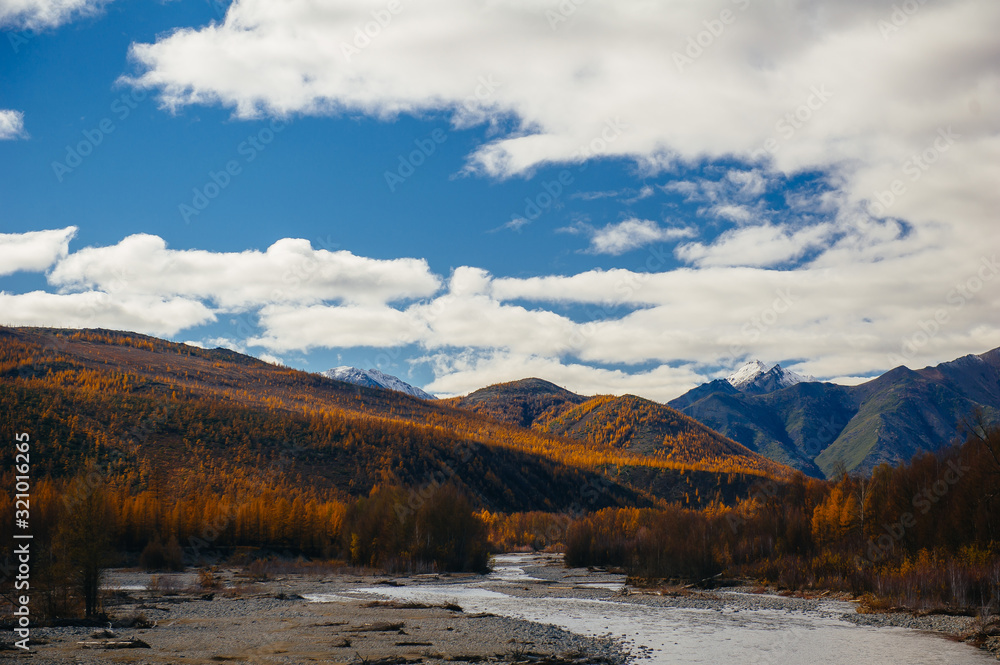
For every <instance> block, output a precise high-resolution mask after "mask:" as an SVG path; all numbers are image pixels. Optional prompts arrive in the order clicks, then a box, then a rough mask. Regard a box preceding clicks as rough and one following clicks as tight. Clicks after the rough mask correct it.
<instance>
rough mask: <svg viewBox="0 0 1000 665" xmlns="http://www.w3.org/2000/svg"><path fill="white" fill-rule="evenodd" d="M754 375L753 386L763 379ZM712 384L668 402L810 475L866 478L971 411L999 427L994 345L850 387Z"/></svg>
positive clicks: (947, 434)
mask: <svg viewBox="0 0 1000 665" xmlns="http://www.w3.org/2000/svg"><path fill="white" fill-rule="evenodd" d="M759 376H762V374H761V375H758V377H754V379H756V378H759ZM723 383H725V382H723V381H721V380H716V381H712V382H709V383H705V384H702V385H701V386H697V387H696V388H693V389H692V390H690V391H688V392H687V393H685V394H684V395H681V396H680V397H677V398H676V399H674V400H671V401H670V402H668V404H670V405H671V406H674V407H675V408H677V409H678V410H680V411H682V412H683V413H685V414H687V415H689V416H691V417H693V418H695V419H696V420H698V421H700V422H702V423H704V424H705V425H707V426H709V427H711V428H712V429H714V430H716V431H718V432H720V433H721V434H724V435H726V436H728V437H730V438H732V439H734V440H735V441H738V442H739V443H742V444H743V445H745V446H746V447H748V448H749V449H751V450H753V451H756V452H758V453H761V454H763V455H766V456H768V457H770V458H771V459H775V460H777V461H780V462H782V463H784V464H788V465H790V466H792V467H793V468H796V469H799V470H801V471H803V472H805V473H807V474H809V475H814V476H820V477H822V476H831V475H835V474H836V473H837V472H838V470H839V469H841V468H843V469H846V470H847V471H855V470H858V471H861V472H869V471H871V470H872V469H873V468H874V467H875V466H877V465H878V464H880V463H882V462H886V463H890V464H893V465H895V464H898V463H899V462H902V461H907V460H909V459H910V458H911V457H912V456H913V455H914V454H916V453H918V452H921V451H925V450H930V451H933V450H937V449H939V448H941V447H943V446H946V445H948V444H950V443H951V442H952V440H953V439H954V438H955V437H956V436H957V435H958V426H959V424H960V422H961V421H962V420H963V419H965V418H968V417H969V416H970V414H972V413H973V412H974V411H976V410H977V409H980V410H982V411H983V412H984V413H985V414H986V417H987V418H988V420H989V421H991V422H1000V348H998V349H993V350H990V351H987V352H985V353H982V354H978V355H974V354H970V355H967V356H963V357H961V358H957V359H955V360H953V361H949V362H945V363H941V364H939V365H935V366H933V367H925V368H922V369H919V370H911V369H909V368H907V367H905V366H900V367H896V368H893V369H891V370H889V371H887V372H885V373H884V374H882V375H881V376H878V377H875V378H874V379H871V380H869V381H866V382H864V383H861V384H859V385H856V386H841V385H837V384H833V383H827V382H819V381H800V382H796V383H794V384H793V385H790V386H785V387H777V388H775V389H773V390H767V389H766V388H767V386H762V388H765V389H764V390H763V391H758V392H754V391H749V392H747V391H740V390H734V389H732V388H731V387H727V386H724V385H722V384H723Z"/></svg>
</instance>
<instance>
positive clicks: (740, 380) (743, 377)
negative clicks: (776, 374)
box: [726, 359, 768, 389]
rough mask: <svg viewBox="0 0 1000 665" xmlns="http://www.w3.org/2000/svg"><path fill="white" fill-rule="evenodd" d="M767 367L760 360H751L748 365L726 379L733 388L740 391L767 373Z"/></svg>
mask: <svg viewBox="0 0 1000 665" xmlns="http://www.w3.org/2000/svg"><path fill="white" fill-rule="evenodd" d="M767 369H768V368H767V365H765V364H764V363H762V362H761V361H759V360H756V359H755V360H751V361H750V362H748V363H747V364H745V365H743V367H740V368H739V369H738V370H736V371H735V372H733V373H732V374H730V375H729V376H727V377H726V381H728V382H729V383H730V385H732V386H733V388H736V389H739V388H741V387H743V386H745V385H747V384H748V383H750V382H752V381H753V380H754V379H756V378H757V377H758V376H760V375H761V374H763V373H764V372H766V371H767Z"/></svg>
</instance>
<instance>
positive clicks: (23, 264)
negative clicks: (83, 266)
mask: <svg viewBox="0 0 1000 665" xmlns="http://www.w3.org/2000/svg"><path fill="white" fill-rule="evenodd" d="M76 231H77V229H76V227H75V226H68V227H66V228H64V229H54V230H51V231H31V232H28V233H0V275H10V274H12V273H15V272H18V271H21V270H26V271H32V272H41V271H44V270H46V269H48V268H49V267H50V266H52V265H53V264H54V263H55V262H56V261H58V260H59V259H61V258H63V257H65V256H66V255H67V254H68V253H69V241H70V240H72V239H73V237H74V236H75V235H76Z"/></svg>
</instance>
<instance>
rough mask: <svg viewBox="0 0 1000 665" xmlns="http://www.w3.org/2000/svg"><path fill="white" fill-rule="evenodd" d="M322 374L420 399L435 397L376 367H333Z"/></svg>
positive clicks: (335, 379)
mask: <svg viewBox="0 0 1000 665" xmlns="http://www.w3.org/2000/svg"><path fill="white" fill-rule="evenodd" d="M320 374H322V375H323V376H325V377H326V378H328V379H333V380H334V381H344V382H345V383H353V384H354V385H356V386H366V387H368V388H383V389H385V390H395V391H396V392H400V393H405V394H407V395H413V396H414V397H419V398H420V399H437V398H436V397H434V395H431V394H430V393H428V392H424V391H423V390H421V389H420V388H416V387H414V386H411V385H410V384H409V383H407V382H406V381H403V380H402V379H399V378H397V377H395V376H392V375H391V374H386V373H385V372H380V371H379V370H377V369H358V368H357V367H348V366H346V365H345V366H343V367H334V368H333V369H328V370H326V371H325V372H320Z"/></svg>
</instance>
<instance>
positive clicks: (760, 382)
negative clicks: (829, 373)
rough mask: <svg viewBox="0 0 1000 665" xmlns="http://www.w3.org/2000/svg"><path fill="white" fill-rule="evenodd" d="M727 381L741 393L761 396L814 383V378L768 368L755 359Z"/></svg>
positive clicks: (776, 366)
mask: <svg viewBox="0 0 1000 665" xmlns="http://www.w3.org/2000/svg"><path fill="white" fill-rule="evenodd" d="M726 380H727V381H729V384H730V385H731V386H733V388H736V389H737V390H739V391H740V392H744V393H757V394H759V393H769V392H773V391H775V390H781V389H782V388H787V387H789V386H794V385H795V384H796V383H802V382H803V381H812V380H813V378H812V377H809V376H802V375H801V374H796V373H795V372H792V371H790V370H787V369H785V368H784V367H782V366H781V365H774V366H773V367H768V366H767V365H765V364H764V363H762V362H761V361H759V360H756V359H754V360H751V361H749V362H748V363H746V364H745V365H743V367H740V368H739V369H738V370H736V371H735V372H733V373H732V374H730V375H729V376H728V377H726Z"/></svg>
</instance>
